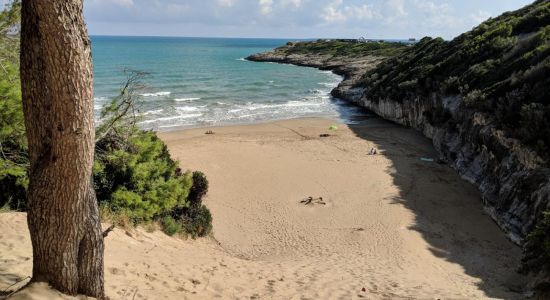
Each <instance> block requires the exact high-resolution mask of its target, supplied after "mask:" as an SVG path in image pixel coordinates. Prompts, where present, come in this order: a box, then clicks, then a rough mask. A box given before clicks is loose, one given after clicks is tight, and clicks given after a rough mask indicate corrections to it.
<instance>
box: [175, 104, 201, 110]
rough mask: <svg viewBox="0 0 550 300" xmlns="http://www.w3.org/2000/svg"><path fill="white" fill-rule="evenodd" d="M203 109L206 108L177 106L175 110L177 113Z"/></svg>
mask: <svg viewBox="0 0 550 300" xmlns="http://www.w3.org/2000/svg"><path fill="white" fill-rule="evenodd" d="M204 107H206V105H205V106H178V107H176V109H177V110H179V111H198V110H200V109H201V108H204Z"/></svg>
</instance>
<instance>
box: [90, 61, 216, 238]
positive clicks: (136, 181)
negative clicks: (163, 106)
mask: <svg viewBox="0 0 550 300" xmlns="http://www.w3.org/2000/svg"><path fill="white" fill-rule="evenodd" d="M127 75H128V77H127V83H126V84H125V85H124V86H123V89H122V91H121V93H120V95H119V96H118V97H116V98H114V99H113V100H112V101H111V103H110V104H108V105H106V106H105V107H104V108H103V110H102V112H101V117H102V121H101V126H99V127H98V128H97V135H98V140H97V142H96V157H95V162H94V169H93V177H94V184H95V190H96V193H97V197H98V201H99V202H100V204H101V206H102V208H103V209H104V210H105V209H107V210H109V215H111V216H115V218H117V216H124V217H125V219H128V221H129V222H130V224H140V223H147V222H151V221H159V222H160V223H161V225H162V228H163V229H164V231H165V232H166V233H167V234H169V235H173V234H176V233H180V232H181V231H182V230H183V229H185V231H186V233H188V234H191V235H193V236H204V235H206V234H208V233H209V232H210V230H208V232H204V230H203V229H202V228H203V227H197V226H195V227H189V226H184V218H183V217H182V218H179V219H178V218H174V217H173V216H174V214H175V212H179V211H190V208H191V207H194V203H196V201H197V200H196V199H197V197H199V198H202V196H203V195H204V194H205V193H206V191H203V190H204V184H205V182H206V189H207V188H208V187H207V186H208V182H207V181H206V178H204V176H203V175H202V176H198V177H197V176H194V175H192V174H191V173H190V172H185V173H183V172H182V171H181V169H180V168H179V164H178V162H177V161H174V160H173V159H172V157H171V156H170V153H169V151H168V148H167V147H166V144H164V142H163V141H162V140H161V139H159V138H158V136H157V135H156V133H155V132H153V131H146V130H141V129H139V128H138V127H137V122H138V120H139V118H138V117H137V106H138V105H139V103H138V100H139V96H137V94H138V93H137V92H136V91H138V90H139V89H140V87H141V86H142V83H141V80H142V79H143V78H144V76H146V74H145V73H141V72H135V71H128V72H127ZM195 174H199V173H198V172H196V173H195ZM200 174H202V173H200ZM195 178H197V179H196V182H195ZM200 191H203V192H200ZM198 194H200V195H199V196H197V195H198ZM191 196H192V197H193V198H192V200H191ZM199 201H200V200H199ZM206 212H207V213H208V215H210V213H209V211H208V209H207V208H206V207H204V209H203V214H205V213H206ZM203 221H204V218H203V217H202V214H194V215H191V214H186V215H185V222H188V223H195V222H199V223H201V224H202V222H203ZM207 223H208V224H204V227H206V228H211V218H210V219H208V220H207Z"/></svg>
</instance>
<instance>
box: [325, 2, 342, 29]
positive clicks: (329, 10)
mask: <svg viewBox="0 0 550 300" xmlns="http://www.w3.org/2000/svg"><path fill="white" fill-rule="evenodd" d="M341 4H342V0H334V1H333V2H331V3H329V5H327V6H326V7H325V9H324V10H323V14H322V15H321V17H322V18H323V20H325V21H326V22H327V23H334V22H343V21H345V20H346V16H344V13H343V12H342V10H341V9H340V5H341Z"/></svg>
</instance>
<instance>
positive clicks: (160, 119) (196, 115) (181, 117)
mask: <svg viewBox="0 0 550 300" xmlns="http://www.w3.org/2000/svg"><path fill="white" fill-rule="evenodd" d="M200 116H202V114H188V115H179V116H172V117H163V118H158V119H152V120H146V121H142V122H140V123H141V124H150V123H155V122H162V121H172V120H179V119H190V118H197V117H200Z"/></svg>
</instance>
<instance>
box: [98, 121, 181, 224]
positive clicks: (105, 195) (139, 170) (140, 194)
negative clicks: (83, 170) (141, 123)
mask: <svg viewBox="0 0 550 300" xmlns="http://www.w3.org/2000/svg"><path fill="white" fill-rule="evenodd" d="M177 168H178V166H177V163H176V162H175V161H173V160H172V158H171V157H170V154H169V153H168V150H167V148H166V145H165V144H164V143H163V142H162V141H161V140H160V139H159V138H158V137H157V136H156V134H155V133H154V132H150V131H142V130H139V129H135V132H134V133H133V134H132V135H130V137H129V138H128V140H127V141H125V142H124V143H120V142H119V141H117V140H116V139H112V138H110V137H107V138H105V139H103V140H101V141H100V143H98V145H97V151H96V160H95V162H94V172H93V174H94V183H95V185H96V193H97V196H98V200H99V201H100V202H106V203H108V204H109V206H110V208H111V209H112V210H113V211H115V212H116V211H121V210H128V212H127V213H129V216H130V218H131V220H132V221H133V222H135V223H139V222H142V221H148V220H151V219H153V218H155V217H157V216H161V215H164V214H167V213H170V212H171V210H172V209H173V208H174V207H181V206H184V205H185V203H186V199H187V195H188V194H189V189H190V187H191V183H192V179H191V176H190V174H189V173H186V174H181V175H177V174H176V170H177Z"/></svg>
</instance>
